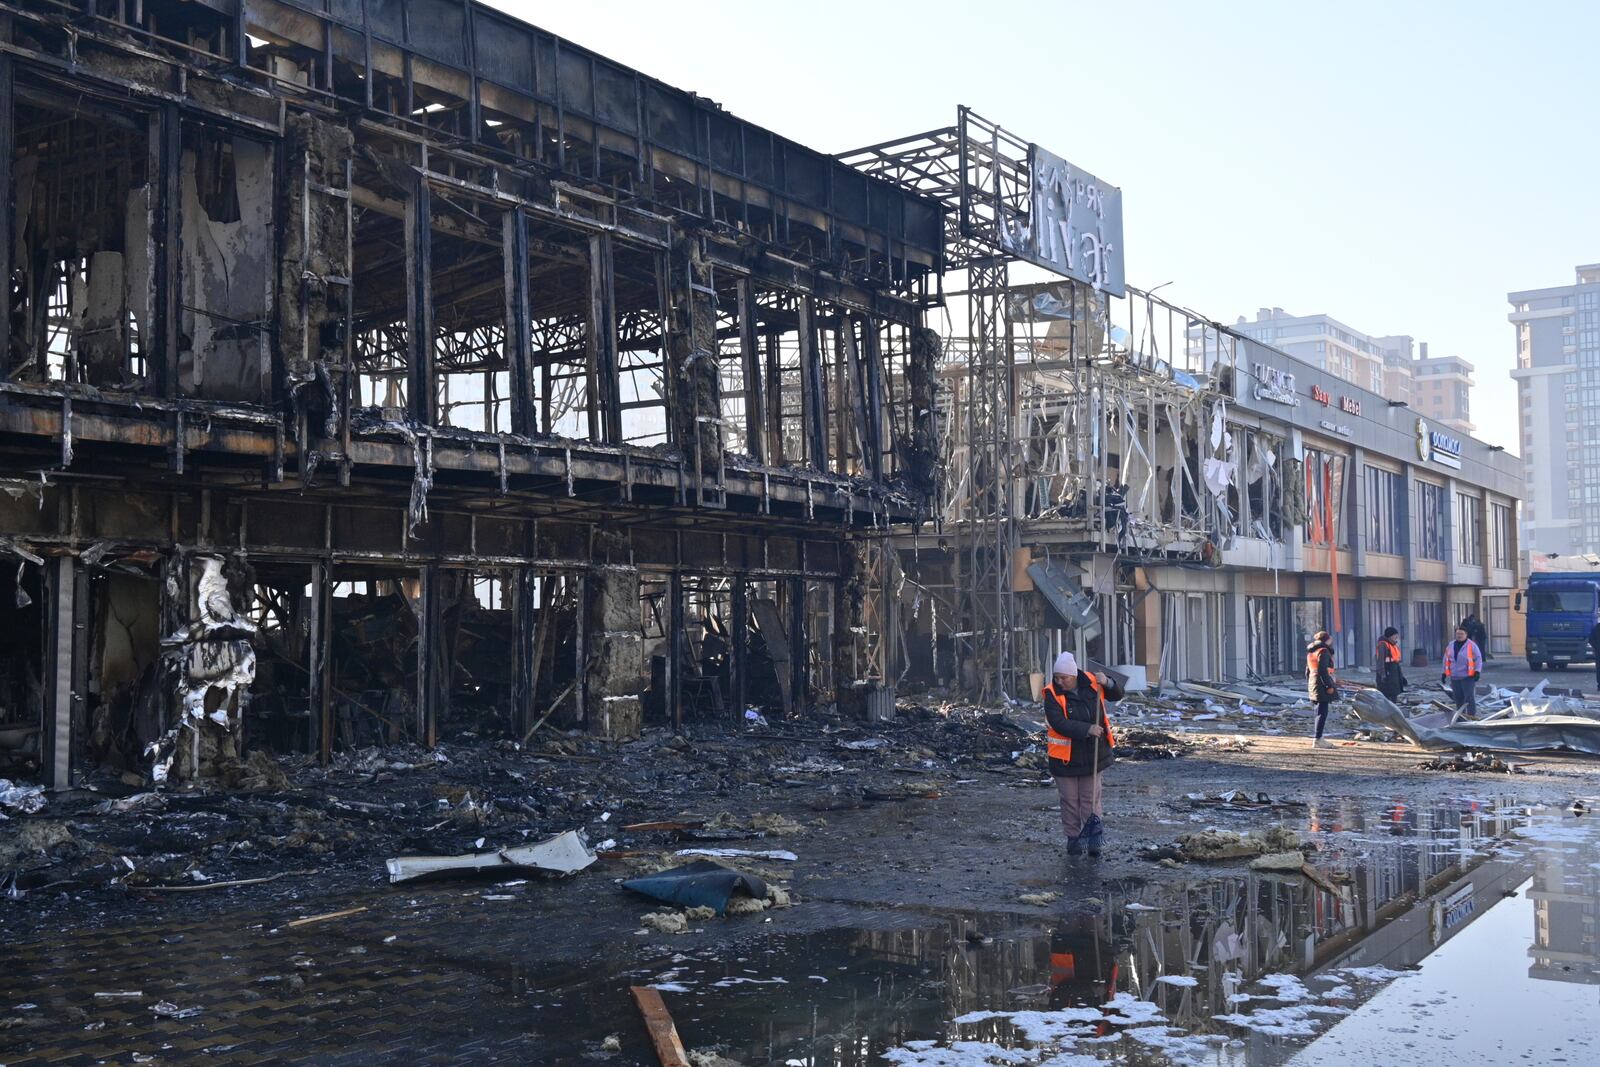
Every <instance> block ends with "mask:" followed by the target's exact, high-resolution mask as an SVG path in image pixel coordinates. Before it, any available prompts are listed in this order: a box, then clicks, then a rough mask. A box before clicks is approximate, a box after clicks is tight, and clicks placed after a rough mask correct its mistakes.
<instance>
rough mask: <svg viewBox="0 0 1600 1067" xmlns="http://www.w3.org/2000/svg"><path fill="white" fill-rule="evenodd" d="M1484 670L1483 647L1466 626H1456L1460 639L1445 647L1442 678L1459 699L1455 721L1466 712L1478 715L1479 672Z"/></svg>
mask: <svg viewBox="0 0 1600 1067" xmlns="http://www.w3.org/2000/svg"><path fill="white" fill-rule="evenodd" d="M1482 670H1483V650H1482V649H1480V648H1479V647H1478V643H1477V642H1476V641H1474V640H1473V639H1472V638H1470V637H1468V636H1467V628H1466V626H1464V625H1463V626H1457V627H1456V639H1455V640H1454V641H1451V642H1450V643H1449V644H1448V645H1445V646H1444V674H1442V675H1440V678H1439V680H1440V681H1442V682H1444V683H1445V685H1447V686H1449V687H1450V697H1451V699H1452V700H1453V701H1454V702H1455V705H1456V711H1455V714H1454V715H1452V716H1451V717H1450V721H1451V722H1455V721H1456V720H1457V719H1459V718H1461V714H1462V712H1465V713H1466V714H1467V716H1468V717H1469V718H1473V719H1476V718H1477V717H1478V674H1479V672H1481V671H1482Z"/></svg>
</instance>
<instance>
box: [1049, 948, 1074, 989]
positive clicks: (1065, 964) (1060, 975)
mask: <svg viewBox="0 0 1600 1067" xmlns="http://www.w3.org/2000/svg"><path fill="white" fill-rule="evenodd" d="M1076 977H1078V960H1077V957H1076V956H1074V955H1073V954H1072V953H1070V952H1052V953H1050V988H1052V989H1054V988H1055V987H1056V986H1058V985H1060V984H1061V983H1063V982H1070V981H1072V980H1073V979H1074V978H1076Z"/></svg>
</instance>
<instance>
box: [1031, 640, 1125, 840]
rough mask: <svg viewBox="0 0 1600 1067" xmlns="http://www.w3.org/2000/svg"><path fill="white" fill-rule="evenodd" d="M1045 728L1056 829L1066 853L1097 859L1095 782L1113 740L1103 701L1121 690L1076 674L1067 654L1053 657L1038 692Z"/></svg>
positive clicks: (1116, 697)
mask: <svg viewBox="0 0 1600 1067" xmlns="http://www.w3.org/2000/svg"><path fill="white" fill-rule="evenodd" d="M1040 696H1041V698H1042V699H1043V701H1044V717H1045V722H1046V723H1047V724H1048V729H1047V735H1046V740H1047V745H1048V748H1049V754H1050V776H1051V777H1052V778H1054V779H1055V782H1056V792H1057V793H1058V794H1060V797H1061V827H1062V829H1064V830H1065V831H1066V832H1067V855H1069V856H1077V855H1080V854H1082V852H1083V851H1084V849H1088V850H1089V855H1091V856H1098V855H1100V839H1101V835H1102V834H1103V832H1104V830H1105V823H1104V822H1103V820H1102V818H1101V815H1102V813H1101V810H1100V779H1101V777H1102V776H1103V775H1104V773H1105V769H1106V768H1107V767H1108V766H1110V765H1111V761H1112V760H1113V759H1114V758H1115V756H1114V755H1113V753H1112V749H1113V748H1114V747H1115V746H1116V743H1117V740H1116V738H1115V737H1114V736H1113V735H1112V733H1111V720H1110V719H1109V718H1107V717H1106V701H1108V700H1121V699H1122V686H1120V685H1118V684H1117V683H1116V682H1115V681H1114V680H1112V679H1110V678H1100V677H1097V676H1096V675H1094V674H1092V673H1091V672H1089V671H1080V670H1078V661H1077V660H1076V659H1075V658H1074V657H1073V655H1072V653H1071V652H1063V653H1061V655H1059V656H1057V657H1056V663H1055V668H1054V671H1053V672H1052V676H1051V679H1050V684H1049V685H1047V686H1045V687H1044V691H1043V692H1042V693H1041V694H1040Z"/></svg>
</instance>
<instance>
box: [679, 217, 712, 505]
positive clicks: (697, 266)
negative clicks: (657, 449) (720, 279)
mask: <svg viewBox="0 0 1600 1067" xmlns="http://www.w3.org/2000/svg"><path fill="white" fill-rule="evenodd" d="M667 276H668V280H669V285H670V290H671V308H672V315H671V331H672V333H671V337H672V340H671V344H670V345H669V346H668V355H667V366H668V369H669V371H670V373H671V380H672V387H671V389H670V391H669V393H668V396H669V397H670V404H671V408H672V410H671V412H670V419H671V422H672V428H673V439H674V440H675V441H676V442H677V444H678V448H679V449H680V450H681V451H682V452H683V457H684V462H685V463H686V464H687V465H688V467H689V470H690V471H691V473H692V474H693V475H694V477H695V481H696V484H697V485H698V486H700V488H701V489H702V490H704V489H706V488H718V489H720V487H721V485H722V387H721V382H720V380H719V378H718V376H717V307H716V294H715V293H714V291H713V290H712V286H711V265H710V264H709V263H707V262H706V261H705V256H704V252H703V249H702V246H701V242H700V238H699V237H698V236H696V235H689V236H685V237H683V238H681V239H679V240H678V241H677V242H676V243H675V244H674V245H673V247H672V252H671V258H670V266H669V269H668V272H667Z"/></svg>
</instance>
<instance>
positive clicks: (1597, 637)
mask: <svg viewBox="0 0 1600 1067" xmlns="http://www.w3.org/2000/svg"><path fill="white" fill-rule="evenodd" d="M1589 650H1590V651H1591V652H1593V653H1594V685H1595V689H1597V690H1600V622H1597V623H1595V624H1594V629H1592V630H1590V631H1589Z"/></svg>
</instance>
